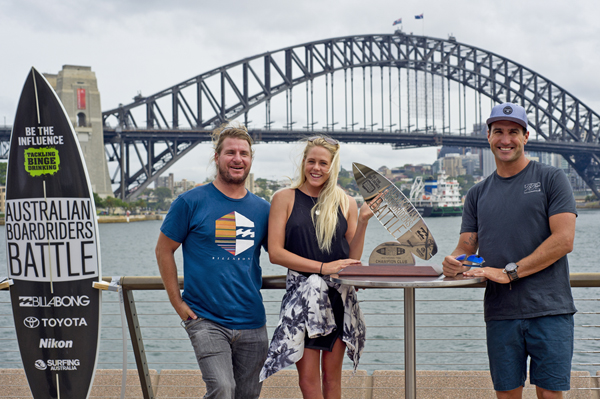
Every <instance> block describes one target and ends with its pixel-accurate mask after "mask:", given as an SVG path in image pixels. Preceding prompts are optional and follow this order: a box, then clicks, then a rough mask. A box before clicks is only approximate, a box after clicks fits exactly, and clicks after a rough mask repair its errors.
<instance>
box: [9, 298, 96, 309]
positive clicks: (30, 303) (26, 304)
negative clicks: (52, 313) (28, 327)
mask: <svg viewBox="0 0 600 399" xmlns="http://www.w3.org/2000/svg"><path fill="white" fill-rule="evenodd" d="M89 304H90V298H89V297H88V296H87V295H80V296H62V297H61V296H53V297H51V298H50V300H48V298H46V297H43V296H20V297H19V307H22V308H70V307H71V306H87V305H89Z"/></svg>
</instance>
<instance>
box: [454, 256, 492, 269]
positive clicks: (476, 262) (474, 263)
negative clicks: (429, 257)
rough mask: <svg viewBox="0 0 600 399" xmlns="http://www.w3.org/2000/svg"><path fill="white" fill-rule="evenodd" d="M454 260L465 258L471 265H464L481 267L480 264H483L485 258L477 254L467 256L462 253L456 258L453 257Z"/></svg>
mask: <svg viewBox="0 0 600 399" xmlns="http://www.w3.org/2000/svg"><path fill="white" fill-rule="evenodd" d="M454 259H456V260H466V261H467V262H471V265H466V266H471V267H481V265H482V264H483V262H485V260H484V259H483V258H482V257H481V256H478V255H469V256H467V254H462V255H458V256H457V257H456V258H454Z"/></svg>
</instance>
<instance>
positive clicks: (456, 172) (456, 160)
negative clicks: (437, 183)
mask: <svg viewBox="0 0 600 399" xmlns="http://www.w3.org/2000/svg"><path fill="white" fill-rule="evenodd" d="M440 166H441V167H442V169H443V170H444V171H445V172H446V174H447V175H448V176H450V177H458V176H461V175H464V174H466V171H465V168H463V165H462V157H461V156H460V155H459V154H446V156H445V157H444V158H442V159H441V165H440Z"/></svg>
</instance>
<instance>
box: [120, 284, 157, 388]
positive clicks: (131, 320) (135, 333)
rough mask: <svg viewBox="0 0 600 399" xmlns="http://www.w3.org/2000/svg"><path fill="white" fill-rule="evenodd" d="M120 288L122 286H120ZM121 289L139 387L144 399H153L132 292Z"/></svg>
mask: <svg viewBox="0 0 600 399" xmlns="http://www.w3.org/2000/svg"><path fill="white" fill-rule="evenodd" d="M121 286H122V285H121ZM122 289H123V296H124V303H123V305H124V306H125V315H126V316H127V325H128V326H129V335H130V337H131V345H132V347H133V353H134V355H135V363H136V364H137V369H138V374H139V377H140V385H141V387H142V393H143V395H144V398H145V399H154V393H153V392H152V381H151V380H150V372H149V371H148V362H147V361H146V352H145V351H144V341H143V339H142V331H141V330H140V323H139V320H138V316H137V311H136V309H135V299H134V298H133V291H132V290H128V289H124V288H122Z"/></svg>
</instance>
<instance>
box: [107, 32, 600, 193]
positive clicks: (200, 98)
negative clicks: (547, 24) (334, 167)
mask: <svg viewBox="0 0 600 399" xmlns="http://www.w3.org/2000/svg"><path fill="white" fill-rule="evenodd" d="M367 67H381V68H382V70H383V68H396V69H398V71H400V70H411V71H417V72H421V73H424V74H426V75H425V76H427V74H429V75H431V76H440V77H442V78H444V79H446V80H447V81H448V82H450V81H452V82H456V83H457V84H458V85H459V87H460V86H462V87H467V88H470V89H472V90H473V91H475V92H476V93H479V94H480V95H483V96H485V97H487V98H489V99H490V100H491V101H492V102H493V103H500V102H505V101H510V102H515V103H519V104H521V105H522V106H524V107H525V109H526V110H527V112H528V115H529V120H530V124H531V126H532V128H533V129H534V130H535V132H536V134H537V135H538V137H541V140H542V141H545V142H548V143H561V144H565V145H566V144H569V145H572V146H579V147H582V148H585V149H588V150H589V151H588V150H583V151H580V152H576V153H575V152H574V153H572V154H571V155H565V154H563V156H564V157H565V159H566V160H567V161H568V162H569V163H570V164H571V166H573V168H574V169H575V170H576V171H577V172H578V174H579V175H580V176H581V177H582V178H583V180H584V181H585V182H586V183H587V184H588V185H589V186H590V187H591V188H592V189H593V190H594V192H595V193H596V194H598V190H597V188H596V186H595V185H594V179H595V178H596V177H597V176H598V175H599V173H600V172H599V170H598V165H599V164H600V152H598V148H600V143H599V134H598V130H599V126H600V123H599V122H600V116H599V115H598V113H596V112H594V111H593V110H592V109H591V108H589V107H588V106H586V105H585V104H584V103H582V102H581V101H580V100H578V99H577V98H576V97H574V96H573V95H572V94H571V93H569V92H568V91H566V90H564V89H563V88H561V87H560V86H558V85H556V84H555V83H553V82H552V81H550V80H549V79H547V78H545V77H543V76H541V75H539V74H537V73H536V72H534V71H532V70H531V69H528V68H526V67H525V66H523V65H521V64H518V63H516V62H514V61H511V60H509V59H507V58H505V57H502V56H500V55H498V54H495V53H492V52H489V51H487V50H483V49H480V48H477V47H474V46H469V45H467V44H463V43H459V42H457V41H456V40H454V39H453V38H449V39H437V38H430V37H426V36H417V35H407V34H403V33H402V32H396V33H395V34H389V35H361V36H347V37H340V38H333V39H325V40H319V41H314V42H310V43H304V44H300V45H295V46H291V47H287V48H284V49H280V50H277V51H273V52H267V53H263V54H259V55H256V56H253V57H248V58H245V59H242V60H239V61H236V62H233V63H231V64H228V65H225V66H222V67H219V68H215V69H213V70H212V71H209V72H206V73H203V74H201V75H198V76H195V77H193V78H191V79H188V80H186V81H184V82H181V83H179V84H177V85H175V86H172V87H170V88H168V89H165V90H163V91H161V92H159V93H156V94H153V95H151V96H147V97H142V96H138V97H136V98H135V99H134V102H132V103H130V104H127V105H120V106H119V107H117V108H115V109H112V110H108V111H105V112H103V120H104V126H105V131H106V132H108V136H109V141H110V142H111V143H110V144H107V153H109V157H112V158H117V159H119V161H120V165H123V161H124V158H126V155H125V154H126V153H127V152H128V151H129V150H128V148H125V149H124V148H123V146H126V145H127V143H125V141H121V142H119V141H118V140H119V139H120V140H125V139H124V138H126V137H130V140H131V141H130V144H131V143H134V142H135V140H138V142H139V141H140V140H146V139H144V138H141V137H142V136H143V134H144V132H152V133H154V134H156V133H157V132H162V133H164V135H163V136H162V138H161V139H160V140H156V141H155V142H152V141H151V140H150V141H147V142H146V145H145V147H146V153H145V155H146V156H142V155H141V153H140V151H139V149H138V147H135V145H134V148H135V150H136V153H137V157H138V162H139V165H140V167H139V170H138V171H136V172H133V173H131V168H130V167H127V170H124V169H125V168H124V167H121V168H120V170H119V171H120V172H121V185H122V188H121V194H122V196H123V197H126V196H130V195H132V194H134V193H135V192H139V191H138V190H139V189H140V188H144V187H146V186H147V185H148V184H149V183H150V182H151V181H153V180H154V178H155V177H157V176H158V175H159V174H160V173H161V172H162V171H164V170H165V169H166V168H168V167H169V166H171V165H172V164H173V163H174V162H176V161H177V159H178V158H179V157H181V156H182V155H184V154H186V153H187V152H189V151H190V150H191V149H192V148H193V147H194V146H195V145H196V144H198V143H200V142H202V141H206V140H207V131H208V130H211V129H212V128H214V127H215V126H216V125H219V124H220V123H222V122H224V121H226V120H232V119H236V118H239V117H244V118H245V120H246V122H247V120H248V113H249V112H250V111H251V110H253V109H254V108H256V107H257V106H258V105H261V104H265V113H266V116H265V120H266V123H265V128H266V130H269V129H270V127H271V124H270V123H271V122H270V120H269V109H270V102H271V100H272V99H273V98H274V97H276V96H278V95H282V94H284V93H285V94H286V96H287V94H288V93H289V94H290V95H291V90H292V88H294V87H296V86H299V85H303V84H307V92H308V83H311V85H312V81H314V80H315V79H317V78H320V77H325V79H327V78H328V76H331V85H332V91H333V74H334V73H335V72H338V71H353V70H354V69H357V68H362V69H363V70H364V68H367ZM398 73H399V72H398ZM363 76H364V75H363ZM398 76H399V75H398ZM382 79H383V78H382ZM415 79H416V77H415ZM425 82H427V78H426V79H425ZM326 85H327V83H326ZM415 85H416V83H415ZM311 90H312V86H311ZM463 90H464V89H463ZM363 94H364V93H363ZM326 95H327V94H326ZM281 97H283V96H281ZM306 98H307V102H308V94H307V97H306ZM285 101H286V107H288V103H289V107H290V111H289V112H290V113H291V99H287V98H286V100H285ZM331 101H333V99H332V100H331ZM326 106H328V105H326ZM415 106H416V105H415ZM286 109H287V108H286ZM286 112H287V111H286ZM331 112H332V113H333V105H332V110H331ZM389 112H390V130H392V129H391V126H393V125H392V123H391V113H392V110H391V106H390V110H389ZM425 112H427V111H425ZM307 113H308V111H307ZM371 113H372V112H371ZM382 113H383V111H382ZM409 115H410V113H409ZM449 117H450V115H448V118H449ZM327 118H329V116H328V115H327ZM409 118H410V116H409ZM479 118H480V120H481V111H480V112H479ZM309 119H310V118H309V116H307V121H306V122H307V129H309V127H308V125H310V123H313V124H314V120H313V121H312V122H309ZM383 119H384V116H383V115H382V123H381V124H382V125H383V124H384V123H383ZM426 119H427V117H426ZM331 120H332V123H331V124H329V123H328V122H327V123H326V125H325V129H328V130H330V134H332V135H335V134H336V129H334V124H335V122H334V119H333V115H332V118H331ZM464 122H466V118H465V121H464ZM353 125H354V123H353V124H352V126H349V125H348V121H347V118H346V124H345V126H344V127H343V128H342V129H344V130H346V131H347V130H349V129H353ZM444 125H445V123H442V131H441V134H442V135H446V134H448V135H451V134H452V133H451V132H450V131H449V130H450V129H449V128H448V131H447V132H446V129H445V126H444ZM372 126H373V125H371V130H373V129H372ZM465 126H466V123H465ZM285 128H286V129H288V130H289V133H290V134H289V137H290V140H295V139H296V138H297V137H298V135H297V134H294V133H293V132H294V131H293V119H292V118H291V117H289V116H286V126H285ZM365 128H366V126H365ZM399 128H400V129H398V130H399V131H398V132H397V134H399V135H401V134H402V133H403V132H402V129H401V126H399ZM365 130H366V129H365ZM380 130H383V126H382V129H380ZM407 130H408V132H407V133H410V130H411V125H410V120H409V123H408V129H407ZM413 130H414V129H413ZM428 130H429V126H428V123H427V120H426V121H425V129H424V131H425V133H428ZM296 132H297V133H300V131H299V130H296ZM130 133H131V134H133V135H131V134H130ZM459 133H460V130H459ZM432 134H439V132H432ZM135 135H137V136H135ZM173 135H175V136H176V137H173ZM134 136H135V137H137V139H136V138H134ZM159 141H160V142H161V143H162V144H163V147H165V146H166V149H162V150H160V151H156V150H155V149H154V144H156V143H158V142H159ZM115 181H116V179H115V178H114V177H113V182H115Z"/></svg>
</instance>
